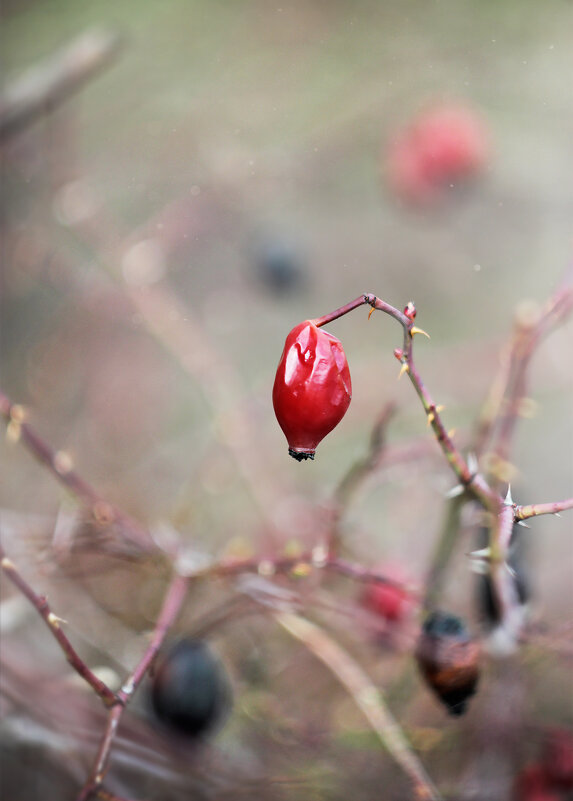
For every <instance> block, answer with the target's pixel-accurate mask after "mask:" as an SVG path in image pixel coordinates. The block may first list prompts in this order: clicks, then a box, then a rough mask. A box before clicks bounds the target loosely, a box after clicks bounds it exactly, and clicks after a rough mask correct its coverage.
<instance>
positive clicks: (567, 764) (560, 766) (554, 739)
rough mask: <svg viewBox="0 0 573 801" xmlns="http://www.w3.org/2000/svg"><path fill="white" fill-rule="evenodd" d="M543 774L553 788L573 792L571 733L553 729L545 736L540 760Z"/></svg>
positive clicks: (572, 735) (572, 744)
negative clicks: (545, 739)
mask: <svg viewBox="0 0 573 801" xmlns="http://www.w3.org/2000/svg"><path fill="white" fill-rule="evenodd" d="M542 764H543V768H544V770H545V774H546V776H547V778H548V780H549V781H550V783H551V785H552V786H553V787H556V788H559V789H561V790H573V733H572V732H570V731H569V730H567V729H559V728H554V729H551V730H550V731H549V732H548V734H547V741H546V743H545V748H544V751H543V758H542Z"/></svg>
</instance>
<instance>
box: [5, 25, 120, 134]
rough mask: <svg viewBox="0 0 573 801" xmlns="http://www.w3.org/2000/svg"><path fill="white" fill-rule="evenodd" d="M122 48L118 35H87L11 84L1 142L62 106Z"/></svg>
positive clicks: (102, 32)
mask: <svg viewBox="0 0 573 801" xmlns="http://www.w3.org/2000/svg"><path fill="white" fill-rule="evenodd" d="M122 44H123V39H122V37H121V36H120V35H119V34H118V33H117V32H115V31H111V30H106V29H103V28H94V29H93V30H90V31H86V32H85V33H83V34H82V35H81V36H79V37H78V38H77V39H75V40H74V41H73V42H71V43H70V44H68V45H66V47H64V48H63V49H62V50H60V51H58V52H57V53H56V54H54V55H53V56H51V57H50V59H48V60H47V61H45V62H43V63H41V64H38V65H37V66H35V67H33V68H32V69H30V70H29V71H28V72H26V73H25V74H24V75H22V76H21V77H20V78H19V79H18V80H16V81H14V82H13V83H12V84H10V85H9V86H8V87H7V88H6V90H5V92H4V95H3V97H2V98H1V99H0V139H7V138H8V137H10V136H13V135H15V134H17V133H19V132H20V131H22V130H23V129H24V128H26V127H27V126H28V125H30V124H31V123H32V122H34V120H36V119H37V118H38V117H40V116H42V114H45V113H46V112H49V111H51V110H53V109H54V108H56V107H57V106H59V105H60V104H61V103H63V102H64V100H66V99H67V98H68V97H70V96H71V95H72V94H74V93H75V92H77V91H79V90H80V89H81V88H82V87H83V86H84V84H85V83H87V81H89V80H91V79H92V78H93V77H94V76H95V75H97V74H98V73H100V72H101V71H102V70H103V69H104V68H105V67H108V66H109V65H110V64H111V63H113V61H114V60H115V58H116V57H117V55H118V53H119V51H120V49H121V46H122Z"/></svg>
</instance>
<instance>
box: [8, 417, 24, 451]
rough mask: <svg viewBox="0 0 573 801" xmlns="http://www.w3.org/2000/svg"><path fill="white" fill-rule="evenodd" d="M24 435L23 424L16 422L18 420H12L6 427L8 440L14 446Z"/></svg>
mask: <svg viewBox="0 0 573 801" xmlns="http://www.w3.org/2000/svg"><path fill="white" fill-rule="evenodd" d="M21 434H22V425H21V423H18V422H16V420H10V422H9V423H8V425H7V426H6V439H7V440H8V442H10V443H11V444H12V445H13V444H14V443H16V442H18V440H19V439H20V435H21Z"/></svg>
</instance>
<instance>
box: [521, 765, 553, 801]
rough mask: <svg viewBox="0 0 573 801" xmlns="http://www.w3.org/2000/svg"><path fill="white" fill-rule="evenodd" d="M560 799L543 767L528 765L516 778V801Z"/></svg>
mask: <svg viewBox="0 0 573 801" xmlns="http://www.w3.org/2000/svg"><path fill="white" fill-rule="evenodd" d="M560 798H561V796H560V795H559V793H557V792H556V791H555V790H554V789H553V788H552V787H551V785H550V784H549V782H548V781H547V777H546V775H545V771H544V769H543V765H540V764H538V763H534V764H531V765H528V766H527V767H525V768H524V769H523V770H522V771H521V772H520V773H519V775H518V776H517V778H516V781H515V785H514V788H513V799H514V801H560Z"/></svg>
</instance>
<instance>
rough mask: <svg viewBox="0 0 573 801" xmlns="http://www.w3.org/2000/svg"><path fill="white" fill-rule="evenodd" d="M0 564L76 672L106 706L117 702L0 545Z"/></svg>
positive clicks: (45, 602) (59, 621)
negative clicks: (44, 624)
mask: <svg viewBox="0 0 573 801" xmlns="http://www.w3.org/2000/svg"><path fill="white" fill-rule="evenodd" d="M0 566H1V567H2V570H3V571H4V573H5V574H6V575H7V576H8V578H9V579H10V581H11V582H12V584H14V586H15V587H17V588H18V589H19V590H20V592H21V593H22V595H24V596H25V597H26V598H27V599H28V600H29V601H30V603H31V604H32V605H33V606H34V607H35V608H36V609H37V611H38V613H39V614H40V616H41V617H42V619H43V620H44V622H45V623H46V625H47V627H48V628H49V630H50V633H51V634H52V636H53V637H54V638H55V639H56V641H57V643H58V645H59V646H60V648H61V649H62V651H63V652H64V655H65V657H66V659H67V660H68V662H69V663H70V665H71V666H72V667H73V669H74V670H75V671H76V673H78V674H79V675H80V676H81V677H82V679H84V681H86V682H87V683H88V684H89V685H90V687H91V688H92V689H93V690H94V692H95V693H97V695H99V697H100V698H101V699H102V701H103V702H104V704H106V706H112V705H113V704H115V703H117V697H116V695H115V693H114V692H112V691H111V690H110V689H109V687H108V686H107V685H106V684H104V682H103V681H101V680H100V679H98V677H97V676H95V675H94V674H93V673H92V671H91V670H90V669H89V668H88V666H87V665H86V664H85V662H84V661H83V659H82V658H81V657H80V656H79V654H78V653H77V651H76V650H75V648H74V647H73V645H72V644H71V642H70V641H69V640H68V638H67V637H66V635H65V634H64V632H63V631H62V628H61V626H60V623H61V619H60V618H58V617H57V616H56V615H55V614H54V613H53V612H52V610H51V609H50V606H49V604H48V602H47V600H46V599H45V598H44V597H43V596H41V595H37V594H36V593H35V592H34V590H33V589H32V588H31V587H30V585H29V584H28V582H27V581H25V579H24V578H23V577H22V576H21V575H20V573H19V572H18V570H17V568H16V566H15V565H14V563H13V562H12V560H11V559H9V558H8V557H7V556H6V554H5V551H4V549H3V547H2V545H0Z"/></svg>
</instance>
